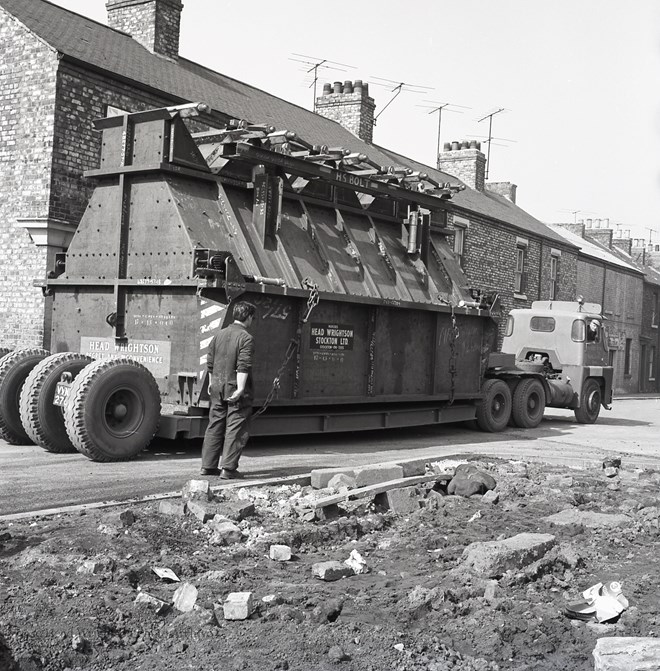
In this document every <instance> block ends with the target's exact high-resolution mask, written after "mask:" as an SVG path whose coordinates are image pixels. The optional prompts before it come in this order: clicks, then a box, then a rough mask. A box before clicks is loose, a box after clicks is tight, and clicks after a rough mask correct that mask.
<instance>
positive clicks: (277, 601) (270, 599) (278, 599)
mask: <svg viewBox="0 0 660 671" xmlns="http://www.w3.org/2000/svg"><path fill="white" fill-rule="evenodd" d="M261 600H262V601H263V602H264V603H265V604H266V605H267V606H280V605H281V604H283V603H284V599H283V597H282V595H281V594H266V596H263V597H261Z"/></svg>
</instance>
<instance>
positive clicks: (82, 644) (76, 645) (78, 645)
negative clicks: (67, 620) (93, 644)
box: [71, 634, 89, 652]
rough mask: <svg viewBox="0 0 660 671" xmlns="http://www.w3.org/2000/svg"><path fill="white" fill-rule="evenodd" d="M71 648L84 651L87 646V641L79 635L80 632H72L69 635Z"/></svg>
mask: <svg viewBox="0 0 660 671" xmlns="http://www.w3.org/2000/svg"><path fill="white" fill-rule="evenodd" d="M71 648H72V649H73V650H75V651H76V652H85V650H87V649H88V648H89V642H88V641H86V640H85V639H84V638H83V637H82V636H80V634H74V635H73V636H72V637H71Z"/></svg>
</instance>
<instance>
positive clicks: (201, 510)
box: [186, 501, 215, 522]
mask: <svg viewBox="0 0 660 671" xmlns="http://www.w3.org/2000/svg"><path fill="white" fill-rule="evenodd" d="M186 509H187V511H188V512H189V513H190V514H191V515H192V516H193V517H196V518H197V519H198V520H199V521H200V522H208V520H210V519H213V517H214V516H215V510H211V508H209V506H208V504H207V503H204V502H202V501H188V502H187V503H186Z"/></svg>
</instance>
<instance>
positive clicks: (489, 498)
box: [481, 489, 500, 503]
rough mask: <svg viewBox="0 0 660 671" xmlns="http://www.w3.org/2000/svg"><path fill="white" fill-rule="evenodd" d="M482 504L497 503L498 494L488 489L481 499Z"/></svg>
mask: <svg viewBox="0 0 660 671" xmlns="http://www.w3.org/2000/svg"><path fill="white" fill-rule="evenodd" d="M481 500H482V501H483V502H484V503H497V502H498V501H499V500H500V495H499V492H496V491H495V490H493V489H489V490H488V491H487V492H486V493H485V494H484V495H483V496H482V497H481Z"/></svg>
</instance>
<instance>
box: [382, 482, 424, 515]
mask: <svg viewBox="0 0 660 671" xmlns="http://www.w3.org/2000/svg"><path fill="white" fill-rule="evenodd" d="M374 502H375V504H376V505H377V506H378V507H380V508H386V509H388V510H391V511H392V512H393V513H394V514H395V515H410V514H412V513H415V512H417V511H419V498H418V495H417V489H416V488H415V487H404V488H402V489H390V490H389V491H388V492H383V493H382V494H377V495H376V497H375V499H374Z"/></svg>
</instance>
